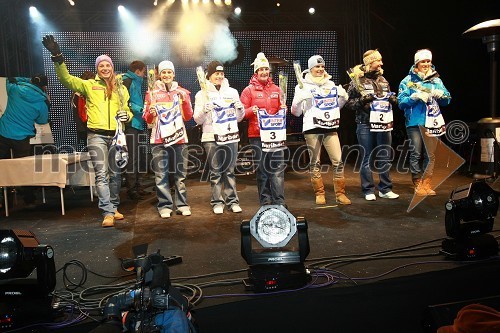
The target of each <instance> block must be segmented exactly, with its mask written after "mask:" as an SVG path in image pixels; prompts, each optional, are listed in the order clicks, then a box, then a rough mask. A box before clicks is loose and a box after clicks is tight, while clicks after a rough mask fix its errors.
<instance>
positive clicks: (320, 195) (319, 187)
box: [311, 178, 326, 205]
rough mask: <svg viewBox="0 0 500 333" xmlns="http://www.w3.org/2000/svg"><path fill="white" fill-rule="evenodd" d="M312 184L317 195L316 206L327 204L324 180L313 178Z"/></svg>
mask: <svg viewBox="0 0 500 333" xmlns="http://www.w3.org/2000/svg"><path fill="white" fill-rule="evenodd" d="M311 184H312V187H313V190H314V194H315V195H316V205H324V204H326V199H325V186H324V185H323V179H322V178H311Z"/></svg>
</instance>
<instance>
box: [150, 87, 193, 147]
mask: <svg viewBox="0 0 500 333" xmlns="http://www.w3.org/2000/svg"><path fill="white" fill-rule="evenodd" d="M169 104H171V105H170V106H169ZM155 107H156V112H157V113H158V128H159V130H160V137H161V138H162V140H163V143H164V144H165V146H170V145H173V144H175V143H177V142H178V141H179V140H181V139H182V138H183V137H184V134H185V132H186V128H185V126H184V121H183V120H182V113H181V107H180V102H179V97H178V96H177V95H175V96H174V97H173V103H168V104H163V103H161V104H160V103H158V104H156V106H155Z"/></svg>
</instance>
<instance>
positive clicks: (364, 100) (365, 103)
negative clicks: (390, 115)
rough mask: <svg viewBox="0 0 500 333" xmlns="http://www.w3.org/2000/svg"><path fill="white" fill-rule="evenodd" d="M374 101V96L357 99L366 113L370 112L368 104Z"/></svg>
mask: <svg viewBox="0 0 500 333" xmlns="http://www.w3.org/2000/svg"><path fill="white" fill-rule="evenodd" d="M374 99H375V96H373V95H363V96H361V98H360V99H359V103H360V104H361V106H362V108H363V110H365V111H366V112H370V110H371V106H370V103H371V102H373V100H374Z"/></svg>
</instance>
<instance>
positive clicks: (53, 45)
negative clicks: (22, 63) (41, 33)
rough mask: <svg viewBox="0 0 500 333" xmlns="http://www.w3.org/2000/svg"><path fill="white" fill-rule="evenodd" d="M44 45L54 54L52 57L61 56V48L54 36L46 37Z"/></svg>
mask: <svg viewBox="0 0 500 333" xmlns="http://www.w3.org/2000/svg"><path fill="white" fill-rule="evenodd" d="M42 44H43V46H45V48H46V49H47V50H48V51H49V52H50V53H51V54H52V56H58V55H60V54H61V48H60V47H59V44H57V42H56V41H55V39H54V36H52V35H46V36H45V37H43V39H42Z"/></svg>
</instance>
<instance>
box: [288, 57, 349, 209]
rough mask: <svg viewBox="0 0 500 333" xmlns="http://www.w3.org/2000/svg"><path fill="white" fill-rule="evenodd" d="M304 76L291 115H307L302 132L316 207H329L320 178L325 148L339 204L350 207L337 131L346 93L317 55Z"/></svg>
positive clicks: (296, 88) (308, 65)
mask: <svg viewBox="0 0 500 333" xmlns="http://www.w3.org/2000/svg"><path fill="white" fill-rule="evenodd" d="M307 68H308V69H307V70H305V71H304V72H303V87H302V88H301V87H300V86H299V85H297V86H296V87H295V95H294V97H293V101H292V114H293V115H294V116H296V117H300V116H301V115H304V119H303V126H302V127H303V132H304V137H305V139H306V144H307V148H308V150H309V157H310V162H309V172H310V176H311V184H312V187H313V189H314V193H315V196H316V204H317V205H324V204H326V198H325V186H324V184H323V178H322V176H321V165H320V157H321V146H324V147H325V149H326V152H327V153H328V156H329V157H330V161H331V163H332V166H333V186H334V190H335V198H336V201H337V203H339V204H341V205H350V204H351V200H349V198H348V197H347V196H346V193H345V178H344V164H343V162H342V149H341V146H340V141H339V136H338V133H337V130H338V128H339V124H340V109H341V108H342V107H343V106H344V104H345V103H346V101H347V99H348V97H347V93H346V91H345V90H344V88H342V86H341V85H338V86H337V85H335V83H334V82H333V81H332V80H331V78H332V77H331V75H329V74H328V73H327V72H326V70H325V61H324V60H323V57H321V56H320V55H314V56H312V57H310V58H309V60H308V62H307Z"/></svg>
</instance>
